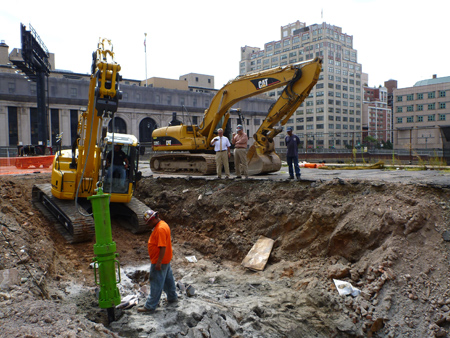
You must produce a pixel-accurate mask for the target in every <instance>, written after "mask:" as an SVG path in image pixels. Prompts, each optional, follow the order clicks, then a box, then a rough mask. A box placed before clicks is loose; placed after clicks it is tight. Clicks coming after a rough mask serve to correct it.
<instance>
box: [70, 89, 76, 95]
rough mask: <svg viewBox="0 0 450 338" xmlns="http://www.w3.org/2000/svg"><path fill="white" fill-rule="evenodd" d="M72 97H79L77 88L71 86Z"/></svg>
mask: <svg viewBox="0 0 450 338" xmlns="http://www.w3.org/2000/svg"><path fill="white" fill-rule="evenodd" d="M70 97H77V88H70Z"/></svg>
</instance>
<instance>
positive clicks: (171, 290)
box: [138, 209, 178, 313]
mask: <svg viewBox="0 0 450 338" xmlns="http://www.w3.org/2000/svg"><path fill="white" fill-rule="evenodd" d="M144 220H145V222H147V224H148V225H149V227H150V228H151V229H152V234H151V235H150V238H149V240H148V254H149V256H150V261H151V263H152V264H151V266H150V277H149V279H150V294H149V295H148V297H147V301H146V302H145V305H144V306H142V307H140V308H138V312H146V313H154V312H155V310H156V307H157V306H158V304H159V300H160V298H161V293H162V292H163V291H164V292H165V293H166V295H167V302H168V303H176V302H177V301H178V296H177V291H176V287H175V280H174V278H173V273H172V268H171V266H170V261H171V260H172V241H171V237H170V228H169V226H168V225H167V223H166V222H164V221H162V220H161V219H160V218H159V217H158V213H157V212H156V211H153V210H151V209H149V210H147V211H146V212H145V213H144Z"/></svg>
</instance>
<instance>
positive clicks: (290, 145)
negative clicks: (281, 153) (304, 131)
mask: <svg viewBox="0 0 450 338" xmlns="http://www.w3.org/2000/svg"><path fill="white" fill-rule="evenodd" d="M286 130H287V136H286V138H285V139H284V141H285V143H286V147H287V153H286V160H287V164H288V167H289V178H290V179H291V180H292V179H294V169H295V176H296V177H297V180H300V167H299V166H298V145H299V144H300V139H299V138H298V136H297V135H294V134H292V127H287V129H286ZM292 166H294V168H292Z"/></svg>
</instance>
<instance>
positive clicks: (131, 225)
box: [110, 197, 150, 234]
mask: <svg viewBox="0 0 450 338" xmlns="http://www.w3.org/2000/svg"><path fill="white" fill-rule="evenodd" d="M148 209H149V207H148V206H147V205H145V204H144V203H142V202H141V201H139V200H138V199H137V198H136V197H132V198H131V201H130V202H129V203H111V204H110V212H111V217H115V218H117V219H119V223H120V225H121V226H122V227H124V228H127V229H128V230H130V231H131V232H132V233H134V234H140V233H143V232H147V231H149V230H150V229H149V227H148V224H147V223H145V221H144V213H145V211H147V210H148Z"/></svg>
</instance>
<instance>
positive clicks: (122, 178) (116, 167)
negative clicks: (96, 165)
mask: <svg viewBox="0 0 450 338" xmlns="http://www.w3.org/2000/svg"><path fill="white" fill-rule="evenodd" d="M111 168H112V176H113V179H114V174H115V173H118V174H119V180H120V181H119V182H120V184H121V185H122V186H124V185H125V176H126V174H127V171H126V170H125V167H124V166H123V165H122V166H120V165H112V166H110V167H109V168H108V169H107V170H106V180H107V181H109V179H110V178H111Z"/></svg>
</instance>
